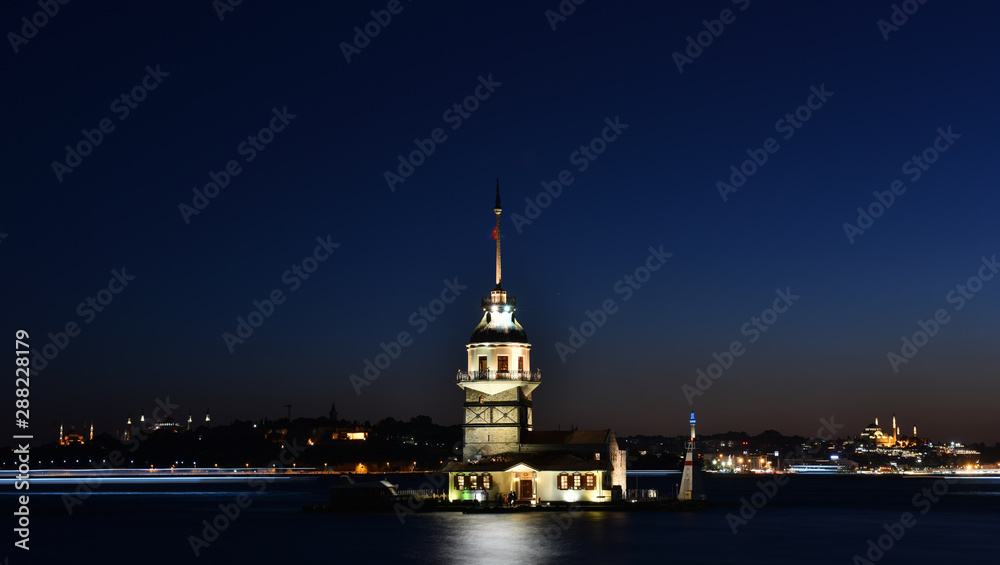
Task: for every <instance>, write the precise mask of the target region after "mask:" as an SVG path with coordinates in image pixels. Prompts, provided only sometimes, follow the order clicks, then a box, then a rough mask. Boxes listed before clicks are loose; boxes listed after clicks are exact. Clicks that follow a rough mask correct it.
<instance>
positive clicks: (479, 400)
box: [457, 179, 541, 461]
mask: <svg viewBox="0 0 1000 565" xmlns="http://www.w3.org/2000/svg"><path fill="white" fill-rule="evenodd" d="M501 212H502V208H501V207H500V179H497V192H496V202H495V204H494V206H493V213H494V214H495V215H496V221H497V223H496V227H495V228H494V231H493V236H494V238H495V239H496V277H495V280H496V288H494V289H493V290H492V291H491V292H490V296H489V297H484V298H483V299H482V300H481V302H480V305H481V307H482V309H483V318H482V320H481V321H480V322H479V325H478V326H476V328H475V329H474V330H473V332H472V337H471V338H470V339H469V344H468V345H466V350H467V353H468V365H467V370H466V371H459V372H458V377H457V380H458V386H459V387H460V388H461V389H462V390H463V391H464V392H465V417H464V422H465V423H464V424H463V426H462V432H463V443H464V449H463V451H462V459H463V460H464V461H471V460H475V459H480V458H482V457H490V456H492V455H496V454H499V453H505V452H511V451H515V452H516V451H519V450H520V447H521V443H522V439H523V435H524V433H525V432H529V431H531V427H532V423H531V422H532V415H531V393H532V391H534V390H535V388H536V387H537V386H538V385H539V383H540V382H541V374H540V372H539V371H538V370H535V371H534V372H532V371H531V358H530V351H531V344H530V343H528V338H527V335H526V334H525V332H524V328H523V327H521V324H520V323H518V321H517V320H516V319H515V315H514V311H515V309H516V306H517V300H516V299H515V298H514V297H513V296H507V292H506V291H504V289H503V286H502V275H501V270H500V213H501Z"/></svg>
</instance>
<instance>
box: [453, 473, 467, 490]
mask: <svg viewBox="0 0 1000 565" xmlns="http://www.w3.org/2000/svg"><path fill="white" fill-rule="evenodd" d="M455 489H456V490H465V475H455Z"/></svg>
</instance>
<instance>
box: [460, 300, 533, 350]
mask: <svg viewBox="0 0 1000 565" xmlns="http://www.w3.org/2000/svg"><path fill="white" fill-rule="evenodd" d="M483 310H485V311H486V312H485V313H484V314H483V319H482V320H480V322H479V325H478V326H476V329H474V330H472V337H471V338H469V343H470V344H473V343H497V342H501V343H528V336H527V334H525V333H524V328H523V327H521V324H520V322H518V321H517V320H516V319H515V318H514V298H513V297H510V298H508V299H507V303H505V304H492V303H487V302H486V301H485V299H484V301H483Z"/></svg>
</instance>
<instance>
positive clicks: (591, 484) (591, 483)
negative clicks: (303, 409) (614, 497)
mask: <svg viewBox="0 0 1000 565" xmlns="http://www.w3.org/2000/svg"><path fill="white" fill-rule="evenodd" d="M584 479H586V480H585V481H584V482H585V483H586V485H587V486H586V489H587V490H594V489H595V488H597V476H595V475H594V474H593V473H587V474H586V475H584Z"/></svg>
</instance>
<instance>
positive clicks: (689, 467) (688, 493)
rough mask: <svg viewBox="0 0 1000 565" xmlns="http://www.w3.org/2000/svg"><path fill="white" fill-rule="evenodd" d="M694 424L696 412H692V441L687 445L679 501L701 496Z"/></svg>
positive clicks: (678, 493)
mask: <svg viewBox="0 0 1000 565" xmlns="http://www.w3.org/2000/svg"><path fill="white" fill-rule="evenodd" d="M694 422H695V420H694V412H692V413H691V439H690V440H689V441H688V442H687V444H686V445H685V447H686V452H687V453H685V455H684V474H683V475H681V488H680V489H679V490H678V491H677V500H693V499H695V498H697V497H699V496H700V495H701V485H700V484H696V481H695V474H694V446H695V443H694V438H695V435H694ZM698 483H700V481H698Z"/></svg>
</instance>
